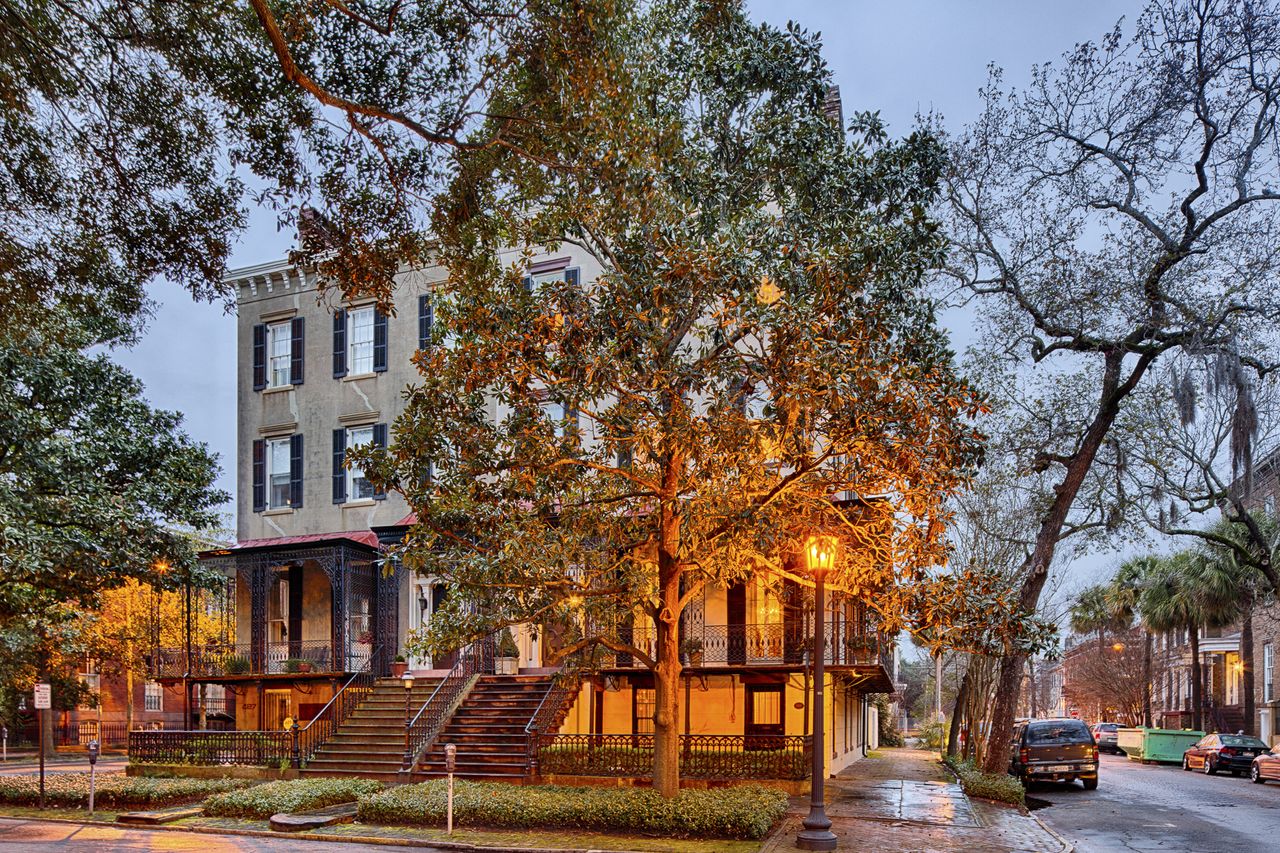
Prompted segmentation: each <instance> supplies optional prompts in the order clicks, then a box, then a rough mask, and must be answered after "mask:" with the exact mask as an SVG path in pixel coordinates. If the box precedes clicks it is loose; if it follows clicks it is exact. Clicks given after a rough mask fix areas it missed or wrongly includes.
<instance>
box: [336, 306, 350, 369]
mask: <svg viewBox="0 0 1280 853" xmlns="http://www.w3.org/2000/svg"><path fill="white" fill-rule="evenodd" d="M346 375H347V309H345V308H339V309H338V310H337V311H335V312H333V378H334V379H339V378H341V377H343V376H346Z"/></svg>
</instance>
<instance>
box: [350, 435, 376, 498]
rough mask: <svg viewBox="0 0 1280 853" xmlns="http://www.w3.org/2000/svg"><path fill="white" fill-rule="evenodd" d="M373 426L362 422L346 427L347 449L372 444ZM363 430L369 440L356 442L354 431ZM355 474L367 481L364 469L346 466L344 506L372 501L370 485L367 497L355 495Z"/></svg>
mask: <svg viewBox="0 0 1280 853" xmlns="http://www.w3.org/2000/svg"><path fill="white" fill-rule="evenodd" d="M373 426H374V425H373V424H362V425H361V426H351V427H347V450H353V449H355V448H357V447H364V446H366V445H369V444H373ZM365 430H367V431H368V433H369V440H368V441H362V442H360V443H358V444H357V443H356V441H355V438H354V435H355V433H356V432H357V431H361V432H363V431H365ZM357 475H358V478H359V479H361V480H364V481H365V482H366V483H368V482H369V481H368V478H367V477H365V476H364V469H362V468H357V467H355V466H354V465H351V466H349V467H348V468H347V500H346V503H345V504H343V505H344V506H350V505H355V506H364V505H365V504H371V503H373V494H372V489H373V486H372V485H370V486H369V488H370V490H371V491H370V494H369V495H368V496H367V497H356V487H355V484H356V479H357Z"/></svg>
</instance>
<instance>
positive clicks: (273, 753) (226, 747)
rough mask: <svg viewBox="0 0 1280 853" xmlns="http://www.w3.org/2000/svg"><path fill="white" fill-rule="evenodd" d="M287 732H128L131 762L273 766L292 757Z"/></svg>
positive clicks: (290, 743)
mask: <svg viewBox="0 0 1280 853" xmlns="http://www.w3.org/2000/svg"><path fill="white" fill-rule="evenodd" d="M292 742H293V738H292V735H291V734H290V733H289V732H286V731H279V732H215V731H181V732H166V731H159V732H129V763H130V764H200V765H232V764H242V765H248V766H252V767H275V766H281V765H283V764H286V763H288V762H289V761H290V758H291V751H292V750H291V747H292Z"/></svg>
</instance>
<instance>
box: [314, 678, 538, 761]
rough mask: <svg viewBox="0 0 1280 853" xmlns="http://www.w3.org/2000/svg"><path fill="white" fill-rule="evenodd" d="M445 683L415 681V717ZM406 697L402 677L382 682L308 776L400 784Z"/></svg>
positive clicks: (325, 745)
mask: <svg viewBox="0 0 1280 853" xmlns="http://www.w3.org/2000/svg"><path fill="white" fill-rule="evenodd" d="M439 684H440V679H438V678H415V679H414V682H413V689H412V690H411V691H409V693H410V697H409V704H410V706H411V707H412V709H413V711H414V712H416V711H417V710H418V709H419V708H421V707H422V705H423V703H424V702H426V701H427V699H429V698H430V697H431V693H432V691H434V690H435V689H436V687H437V686H438V685H439ZM404 694H405V689H404V686H403V684H402V683H401V682H400V680H399V679H398V678H380V679H378V680H377V681H376V682H375V683H374V686H373V690H372V692H370V693H369V695H368V696H367V697H365V699H364V701H362V702H361V703H360V705H359V706H358V707H357V708H356V709H355V710H354V711H352V712H351V715H350V716H349V717H347V719H346V720H344V721H343V723H342V725H340V726H339V727H338V730H337V731H336V732H334V733H333V736H332V737H330V738H329V739H328V740H327V741H325V742H324V743H323V744H321V745H320V747H319V748H318V749H317V750H316V754H315V755H314V756H313V757H312V759H311V760H310V761H309V762H308V763H307V766H306V767H304V768H303V769H302V775H303V776H362V777H364V778H367V779H379V780H382V781H384V782H394V781H396V778H397V773H399V771H400V767H401V765H402V764H403V762H404V723H405V716H404V706H405V701H404ZM526 719H527V718H526ZM521 725H523V723H522V724H521Z"/></svg>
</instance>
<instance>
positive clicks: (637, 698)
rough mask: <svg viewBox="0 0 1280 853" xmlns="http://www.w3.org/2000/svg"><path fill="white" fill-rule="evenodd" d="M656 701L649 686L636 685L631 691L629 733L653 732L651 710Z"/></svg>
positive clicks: (647, 733) (654, 706)
mask: <svg viewBox="0 0 1280 853" xmlns="http://www.w3.org/2000/svg"><path fill="white" fill-rule="evenodd" d="M657 704H658V701H657V696H656V694H655V693H654V691H653V690H652V689H650V688H645V687H636V688H633V689H632V691H631V733H632V734H634V735H651V734H653V712H654V710H655V708H656V707H657Z"/></svg>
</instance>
